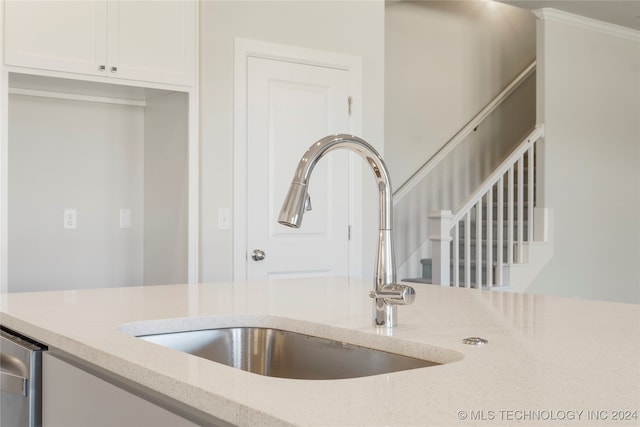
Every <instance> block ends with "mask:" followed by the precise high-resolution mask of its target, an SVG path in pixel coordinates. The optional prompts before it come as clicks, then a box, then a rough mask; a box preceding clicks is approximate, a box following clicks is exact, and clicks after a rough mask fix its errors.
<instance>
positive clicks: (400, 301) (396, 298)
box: [369, 283, 416, 305]
mask: <svg viewBox="0 0 640 427" xmlns="http://www.w3.org/2000/svg"><path fill="white" fill-rule="evenodd" d="M369 297H371V298H382V299H383V300H384V302H385V303H387V304H396V305H408V304H411V303H413V301H414V300H415V299H416V291H415V289H413V288H412V287H411V286H407V285H400V284H397V283H393V284H391V285H387V286H384V287H383V288H382V289H379V290H377V291H371V292H369Z"/></svg>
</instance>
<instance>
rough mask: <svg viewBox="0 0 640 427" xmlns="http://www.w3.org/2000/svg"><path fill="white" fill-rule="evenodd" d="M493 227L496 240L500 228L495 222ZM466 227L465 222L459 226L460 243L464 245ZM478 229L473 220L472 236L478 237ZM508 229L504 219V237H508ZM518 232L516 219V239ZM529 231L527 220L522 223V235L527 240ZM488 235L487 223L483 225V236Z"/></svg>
mask: <svg viewBox="0 0 640 427" xmlns="http://www.w3.org/2000/svg"><path fill="white" fill-rule="evenodd" d="M491 228H492V234H491V235H492V238H493V239H494V240H496V239H497V238H498V228H497V227H496V226H495V223H494V226H493V227H491ZM464 229H465V226H464V223H461V224H460V228H459V231H460V236H459V237H460V244H461V245H462V242H463V240H464ZM476 229H477V227H476V224H475V222H471V228H470V231H471V238H475V237H476ZM508 231H509V224H508V223H507V221H504V223H503V226H502V236H503V238H504V239H506V238H507V233H508ZM517 233H518V225H517V224H516V222H515V221H514V223H513V236H514V239H515V236H516V235H517ZM527 233H528V224H527V223H526V222H525V223H523V225H522V235H523V236H524V239H525V240H527V237H528V236H527ZM451 235H452V237H453V233H451ZM486 237H487V230H486V225H483V229H482V238H483V239H486Z"/></svg>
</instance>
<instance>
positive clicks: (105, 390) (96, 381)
mask: <svg viewBox="0 0 640 427" xmlns="http://www.w3.org/2000/svg"><path fill="white" fill-rule="evenodd" d="M42 426H43V427H86V426H91V427H113V426H122V427H128V426H131V427H133V426H137V427H139V426H153V427H197V424H195V423H193V422H191V421H189V420H187V419H185V418H182V417H180V416H178V415H176V414H174V413H172V412H170V411H168V410H166V409H164V408H162V407H160V406H157V405H155V404H153V403H151V402H149V401H147V400H145V399H142V398H141V397H138V396H136V395H134V394H131V393H129V392H128V391H126V390H123V389H121V388H119V387H116V386H115V385H113V384H110V383H108V382H107V381H104V380H102V379H100V378H98V377H95V376H93V375H91V374H89V373H87V372H85V371H83V370H81V369H79V368H76V367H75V366H73V365H70V364H68V363H67V362H64V361H62V360H60V359H58V358H57V357H55V356H52V355H50V354H49V353H48V352H45V353H44V354H43V355H42Z"/></svg>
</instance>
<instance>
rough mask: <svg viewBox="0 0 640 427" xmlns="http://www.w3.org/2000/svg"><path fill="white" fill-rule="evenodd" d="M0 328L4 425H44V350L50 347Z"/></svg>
mask: <svg viewBox="0 0 640 427" xmlns="http://www.w3.org/2000/svg"><path fill="white" fill-rule="evenodd" d="M0 328H1V329H0V389H1V392H0V397H1V399H2V400H0V426H3V427H4V426H7V427H9V426H11V427H40V426H41V425H42V351H44V350H46V349H47V348H46V346H44V345H41V344H38V343H36V342H34V341H32V340H30V339H28V338H26V337H23V336H20V335H19V334H16V333H15V332H12V331H10V330H8V329H6V328H4V327H1V326H0Z"/></svg>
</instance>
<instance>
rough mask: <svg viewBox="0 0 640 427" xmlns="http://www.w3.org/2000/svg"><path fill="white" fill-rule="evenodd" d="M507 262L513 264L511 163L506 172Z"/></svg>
mask: <svg viewBox="0 0 640 427" xmlns="http://www.w3.org/2000/svg"><path fill="white" fill-rule="evenodd" d="M507 264H508V265H511V264H513V165H512V166H511V167H510V168H509V172H508V173H507Z"/></svg>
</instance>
